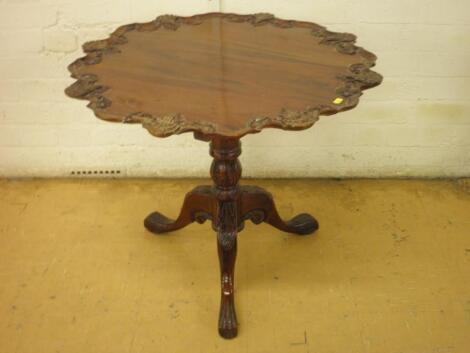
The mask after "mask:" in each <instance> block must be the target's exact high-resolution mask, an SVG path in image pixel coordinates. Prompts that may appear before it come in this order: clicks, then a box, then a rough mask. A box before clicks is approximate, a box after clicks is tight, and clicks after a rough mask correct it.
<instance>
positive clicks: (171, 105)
mask: <svg viewBox="0 0 470 353" xmlns="http://www.w3.org/2000/svg"><path fill="white" fill-rule="evenodd" d="M355 39H356V37H355V36H354V35H353V34H349V33H335V32H330V31H328V30H326V29H325V28H324V27H322V26H319V25H317V24H314V23H310V22H300V21H288V20H281V19H277V18H275V17H274V16H273V15H270V14H264V13H263V14H255V15H236V14H222V13H209V14H203V15H197V16H192V17H177V16H170V15H165V16H160V17H158V18H157V19H156V20H154V21H151V22H148V23H134V24H129V25H125V26H122V27H119V28H118V29H117V30H116V31H114V33H112V34H111V36H110V37H109V38H108V39H104V40H99V41H94V42H89V43H86V44H84V45H83V49H84V51H85V52H86V53H87V54H86V56H85V57H83V58H80V59H78V60H76V61H75V62H74V63H72V64H71V65H70V66H69V70H70V72H71V73H72V77H74V78H75V79H77V81H76V82H75V83H74V84H72V85H71V86H70V87H68V88H67V90H66V93H67V94H68V95H69V96H70V97H74V98H79V99H86V100H88V101H90V103H89V104H88V107H90V108H91V109H92V110H93V111H94V113H95V115H96V116H97V117H99V118H101V119H104V120H107V121H112V122H120V123H140V124H142V125H143V127H144V128H146V129H147V130H148V131H149V132H150V133H151V134H152V135H154V136H157V137H166V136H170V135H174V134H181V133H183V132H193V133H194V137H195V138H196V139H199V140H203V141H207V142H210V155H211V156H212V157H213V162H212V166H211V170H210V175H211V177H212V179H213V181H214V185H213V186H198V187H196V188H195V189H194V190H192V191H190V192H189V193H188V194H187V195H186V198H185V200H184V203H183V207H182V209H181V213H180V214H179V216H178V217H177V218H176V220H172V219H169V218H167V217H165V216H163V215H162V214H161V213H158V212H154V213H151V214H150V215H149V216H148V217H147V218H146V219H145V222H144V224H145V227H146V228H147V229H148V230H149V231H151V232H153V233H157V234H160V233H165V232H170V231H174V230H177V229H180V228H183V227H185V226H186V225H188V224H189V223H191V222H194V221H196V222H199V223H203V222H204V221H206V220H211V221H212V227H213V229H214V230H215V231H216V232H217V247H218V254H219V259H220V272H221V282H222V283H221V287H222V299H221V305H220V315H219V333H220V335H221V336H222V337H225V338H232V337H235V336H236V335H237V319H236V315H235V307H234V297H233V275H234V267H235V257H236V251H237V233H238V232H240V231H241V230H242V229H243V226H244V222H245V221H246V220H251V221H252V222H254V223H255V224H259V223H261V222H266V223H269V224H271V225H272V226H273V227H275V228H278V229H280V230H282V231H285V232H289V233H294V234H298V235H306V234H310V233H313V232H314V231H315V230H316V229H318V222H317V221H316V220H315V218H313V217H312V216H311V215H309V214H306V213H303V214H299V215H298V216H296V217H294V218H293V219H291V220H289V221H284V220H282V219H281V217H280V216H279V214H278V212H277V211H276V207H275V205H274V201H273V198H272V196H271V194H270V193H269V192H267V191H265V190H263V189H261V188H259V187H256V186H246V185H243V186H240V185H239V184H238V181H239V179H240V176H241V166H240V162H239V161H238V156H239V155H240V153H241V149H240V139H241V138H242V137H243V136H244V135H246V134H250V133H257V132H260V131H261V130H262V129H264V128H268V127H273V128H279V129H283V130H302V129H306V128H309V127H310V126H312V125H313V124H314V123H315V122H316V121H317V120H318V118H319V116H320V115H331V114H334V113H338V112H340V111H344V110H347V109H351V108H353V107H355V106H356V105H357V104H358V101H359V96H361V94H362V90H364V89H366V88H370V87H373V86H376V85H378V84H379V83H380V82H381V80H382V77H381V76H380V75H379V74H377V73H375V72H373V71H371V70H370V67H372V66H374V63H375V60H376V57H375V55H373V54H372V53H370V52H368V51H366V50H364V49H362V48H360V47H357V46H355V45H354V42H355ZM190 155H191V152H190V151H188V156H190Z"/></svg>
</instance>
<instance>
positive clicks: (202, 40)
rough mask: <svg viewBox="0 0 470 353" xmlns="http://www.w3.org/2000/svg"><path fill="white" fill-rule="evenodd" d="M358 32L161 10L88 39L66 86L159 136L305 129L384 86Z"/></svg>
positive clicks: (106, 114) (105, 112) (100, 109)
mask: <svg viewBox="0 0 470 353" xmlns="http://www.w3.org/2000/svg"><path fill="white" fill-rule="evenodd" d="M354 41H355V36H354V35H352V34H349V33H335V32H330V31H328V30H326V29H325V28H324V27H322V26H319V25H316V24H314V23H309V22H301V21H289V20H281V19H277V18H275V17H274V16H272V15H269V14H257V15H235V14H221V13H210V14H204V15H197V16H192V17H176V16H168V15H166V16H161V17H158V18H157V19H156V20H155V21H152V22H148V23H141V24H130V25H125V26H122V27H120V28H118V29H117V30H116V31H115V32H114V33H113V34H112V35H111V36H110V37H109V38H108V39H105V40H100V41H95V42H89V43H86V44H85V45H84V46H83V48H84V51H85V52H86V53H87V55H86V56H85V57H83V58H80V59H78V60H77V61H75V62H74V63H73V64H71V65H70V67H69V69H70V71H71V72H72V76H73V77H74V78H76V79H77V82H76V83H74V84H73V85H72V86H71V87H69V88H68V89H67V90H66V92H67V94H68V95H69V96H72V97H75V98H81V99H87V100H89V101H90V102H91V103H90V105H89V107H90V108H91V109H93V111H94V112H95V114H96V115H97V116H98V117H99V118H101V119H104V120H108V121H115V122H125V123H136V122H137V123H142V124H143V125H144V127H146V128H147V129H148V130H149V131H150V132H151V133H152V134H154V135H156V136H160V137H163V136H169V135H172V134H178V133H182V132H186V131H196V132H198V133H199V134H202V135H206V136H209V139H210V136H211V135H220V136H230V137H241V136H243V135H245V134H247V133H253V132H258V131H260V130H261V129H263V128H264V127H278V128H283V129H294V130H295V129H305V128H308V127H310V126H311V125H313V123H314V122H315V121H316V120H317V119H318V116H319V115H329V114H333V113H336V112H339V111H342V110H347V109H350V108H352V107H354V106H356V105H357V103H358V98H359V96H360V95H361V94H362V90H363V89H366V88H369V87H373V86H375V85H377V84H379V83H380V82H381V79H382V78H381V76H380V75H379V74H377V73H375V72H373V71H371V70H370V67H372V66H373V65H374V63H375V59H376V57H375V56H374V55H373V54H371V53H370V52H367V51H366V50H364V49H362V48H360V47H357V46H356V45H355V44H354Z"/></svg>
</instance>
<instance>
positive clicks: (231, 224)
mask: <svg viewBox="0 0 470 353" xmlns="http://www.w3.org/2000/svg"><path fill="white" fill-rule="evenodd" d="M210 153H211V156H212V157H214V160H213V162H212V165H211V176H212V179H213V180H214V190H215V191H214V192H215V196H216V198H217V207H216V211H215V215H214V218H213V226H214V228H215V229H216V230H217V249H218V253H219V261H220V277H221V301H220V313H219V333H220V335H221V336H222V337H224V338H233V337H235V336H236V335H237V332H238V324H237V317H236V314H235V305H234V297H233V275H234V268H235V258H236V254H237V229H238V225H239V219H238V218H239V217H238V212H239V211H238V205H237V203H238V196H239V187H238V180H239V179H240V176H241V165H240V162H239V161H238V156H239V155H240V153H241V149H240V142H239V141H238V139H233V140H230V139H214V140H213V141H212V142H211V148H210Z"/></svg>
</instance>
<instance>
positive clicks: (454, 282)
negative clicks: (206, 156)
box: [0, 180, 470, 353]
mask: <svg viewBox="0 0 470 353" xmlns="http://www.w3.org/2000/svg"><path fill="white" fill-rule="evenodd" d="M202 182H203V183H204V182H206V183H207V181H202ZM199 183H201V180H122V181H121V180H119V181H113V180H104V181H95V180H47V181H6V180H4V181H0V210H1V211H0V352H1V353H58V352H61V353H68V352H77V353H85V352H86V353H89V352H90V353H91V352H96V353H107V352H109V353H120V352H126V353H140V352H145V353H148V352H162V353H163V352H165V353H178V352H185V353H186V352H191V353H196V352H201V353H209V352H224V353H230V352H237V353H257V352H259V353H261V352H262V353H275V352H283V353H285V352H310V353H336V352H338V353H355V352H357V353H366V352H376V353H389V352H390V353H398V352H400V353H460V352H462V353H468V352H470V188H469V187H468V186H469V185H468V184H466V183H465V182H455V181H387V180H383V181H376V180H354V181H333V180H330V181H324V180H323V181H322V180H311V181H303V180H297V181H248V182H246V183H256V184H259V185H260V186H262V187H265V188H268V189H269V190H270V191H271V192H272V193H273V194H274V196H275V198H276V200H277V204H278V209H279V211H280V213H282V215H284V216H286V217H290V216H293V215H294V214H295V213H298V212H304V211H309V212H312V213H313V214H314V215H315V216H316V217H317V219H318V220H319V222H320V228H321V229H320V231H319V232H318V233H316V234H315V235H314V236H309V237H298V236H294V235H288V234H284V233H282V232H280V231H278V230H276V229H273V228H271V227H269V226H268V225H259V226H254V225H252V224H247V226H246V228H245V230H244V231H243V232H242V233H241V234H240V237H239V250H238V258H237V268H236V305H237V312H238V318H239V322H240V330H239V336H238V338H236V339H234V340H231V341H226V340H223V339H221V338H219V337H218V335H217V328H216V327H217V312H218V305H219V278H218V276H219V273H218V260H217V255H216V243H215V236H214V233H213V232H212V230H211V228H210V225H209V224H207V223H206V224H204V225H198V224H193V225H191V226H189V227H187V228H186V229H183V230H180V231H177V232H175V233H173V234H171V235H165V236H154V235H152V234H150V233H148V232H147V231H145V229H144V228H143V226H142V220H143V218H144V217H145V216H146V215H147V213H149V212H150V211H153V210H156V209H158V210H160V211H163V212H166V213H167V214H168V215H170V216H174V215H176V214H177V212H178V210H179V207H180V205H181V202H182V199H183V196H184V193H185V192H186V191H187V190H189V189H190V188H192V187H193V186H195V185H197V184H199Z"/></svg>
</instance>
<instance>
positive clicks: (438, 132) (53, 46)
mask: <svg viewBox="0 0 470 353" xmlns="http://www.w3.org/2000/svg"><path fill="white" fill-rule="evenodd" d="M219 10H220V11H225V12H240V13H253V12H271V13H274V14H275V15H277V16H278V17H283V18H293V19H304V20H311V21H314V22H317V23H320V24H323V25H327V26H328V27H329V28H331V29H332V30H335V31H349V32H353V33H355V34H357V35H358V36H359V42H358V43H359V45H362V46H364V47H366V48H367V49H370V50H371V51H373V52H375V53H376V54H377V55H378V57H379V60H378V65H377V71H379V72H380V73H381V74H383V76H384V78H385V79H384V82H383V84H382V85H381V86H379V87H378V88H375V89H372V90H370V91H367V92H366V93H365V95H364V96H363V98H362V102H361V104H360V105H359V106H358V107H357V108H356V109H354V110H352V111H350V112H345V113H341V114H339V115H336V116H331V117H322V118H321V120H320V122H319V123H317V124H316V125H315V126H314V128H312V129H310V130H306V131H302V132H285V131H278V130H274V129H272V130H267V131H263V132H262V133H261V134H257V135H251V136H247V137H245V138H244V139H243V147H244V154H243V155H242V158H241V159H242V163H243V166H244V175H245V176H261V177H264V176H266V177H289V176H299V177H306V176H314V177H329V176H334V177H358V176H366V177H381V176H428V177H440V176H470V98H469V97H470V1H468V0H445V1H444V0H427V1H424V0H417V1H409V0H382V1H374V0H366V1H354V2H351V1H350V0H348V1H347V0H335V1H331V0H269V1H268V0H257V1H251V0H221V1H217V0H171V1H170V0H166V1H163V0H159V1H155V0H145V1H144V0H143V1H137V0H81V1H76V0H0V175H1V176H68V175H70V173H71V172H72V171H76V170H95V169H96V170H120V171H121V173H120V175H121V176H168V177H172V176H207V173H208V168H209V164H210V158H209V156H208V146H207V144H205V143H203V142H200V141H195V140H193V138H192V135H191V134H185V135H180V136H173V137H170V138H166V139H157V138H153V137H151V136H150V135H149V134H148V133H147V132H146V131H145V130H144V129H142V128H141V127H140V126H129V125H125V126H124V125H117V124H110V123H105V122H101V121H100V120H98V119H97V118H95V117H94V115H93V113H92V112H91V111H90V110H89V109H87V108H85V105H86V102H83V101H77V100H72V99H70V98H67V97H65V95H64V94H63V90H64V88H65V87H66V86H68V85H69V84H70V83H71V82H73V80H72V79H70V78H69V74H68V72H67V70H66V66H67V64H68V63H70V62H71V61H73V60H74V59H75V58H77V57H79V56H81V55H82V52H81V50H80V45H81V44H82V43H83V42H85V41H88V40H94V39H99V38H103V37H105V36H107V35H108V34H109V33H110V32H111V31H112V30H113V29H114V28H115V27H116V26H118V25H121V24H125V23H128V22H135V21H139V22H142V21H148V20H150V19H153V18H154V17H156V16H157V15H160V14H164V13H173V14H180V15H190V14H195V13H202V12H209V11H219Z"/></svg>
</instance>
